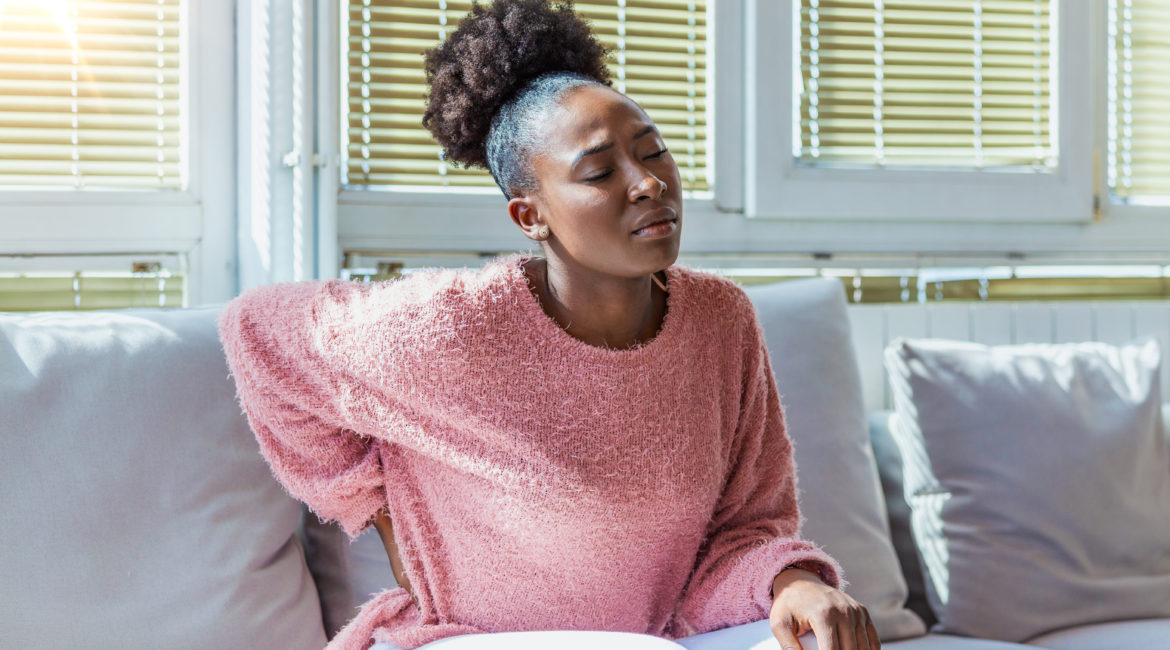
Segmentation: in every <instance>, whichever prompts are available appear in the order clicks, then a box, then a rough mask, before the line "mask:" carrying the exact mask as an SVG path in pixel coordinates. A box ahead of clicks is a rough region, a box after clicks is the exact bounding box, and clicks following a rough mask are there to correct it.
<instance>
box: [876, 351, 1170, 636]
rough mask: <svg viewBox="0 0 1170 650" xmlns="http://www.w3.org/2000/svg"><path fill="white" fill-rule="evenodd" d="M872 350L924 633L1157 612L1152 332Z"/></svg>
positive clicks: (1163, 500) (1056, 624)
mask: <svg viewBox="0 0 1170 650" xmlns="http://www.w3.org/2000/svg"><path fill="white" fill-rule="evenodd" d="M885 358H886V366H887V369H888V370H889V377H890V382H891V388H892V391H893V395H894V404H895V413H896V416H895V418H894V419H893V422H892V425H891V431H892V432H893V435H894V439H895V440H896V441H897V443H898V446H899V449H900V450H901V452H902V458H903V459H904V460H905V463H906V465H905V485H904V487H905V494H906V496H907V500H908V502H909V503H910V505H911V508H912V509H913V533H914V537H915V540H916V542H917V546H918V550H919V553H920V554H921V555H922V557H923V558H924V560H925V565H926V567H927V571H928V574H929V576H928V581H927V587H928V590H927V591H928V595H929V596H930V599H931V605H932V607H933V609H934V611H935V613H936V614H937V615H938V617H939V625H938V627H937V629H938V630H939V631H944V632H948V633H954V634H961V635H968V636H976V637H982V638H994V639H1000V640H1005V641H1022V640H1024V639H1027V638H1030V637H1033V636H1035V635H1037V634H1041V633H1044V632H1046V631H1050V630H1055V629H1059V628H1063V627H1066V626H1069V625H1078V624H1086V623H1094V622H1104V621H1109V620H1118V619H1126V618H1142V617H1157V616H1170V547H1168V546H1167V540H1170V471H1168V469H1170V450H1168V445H1167V440H1166V436H1165V432H1164V431H1163V429H1162V418H1161V415H1162V403H1161V389H1160V382H1159V377H1160V357H1159V350H1158V345H1157V341H1156V339H1153V338H1152V337H1143V338H1142V339H1139V340H1135V341H1132V342H1130V343H1128V344H1125V345H1122V346H1113V345H1109V344H1105V343H1092V342H1086V343H1066V344H1030V345H1014V346H1013V345H1004V346H985V345H981V344H978V343H969V342H966V341H945V340H940V339H905V338H899V339H895V340H894V341H893V342H892V343H891V344H890V345H889V346H888V347H887V348H886V351H885Z"/></svg>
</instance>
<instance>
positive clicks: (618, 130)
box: [545, 85, 652, 155]
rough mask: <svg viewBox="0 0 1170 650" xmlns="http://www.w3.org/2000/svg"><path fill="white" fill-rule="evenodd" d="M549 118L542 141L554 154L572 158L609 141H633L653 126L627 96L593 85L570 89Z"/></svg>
mask: <svg viewBox="0 0 1170 650" xmlns="http://www.w3.org/2000/svg"><path fill="white" fill-rule="evenodd" d="M548 118H549V119H548V121H547V122H546V127H545V135H546V140H545V141H546V142H547V143H548V145H549V147H548V149H549V152H550V153H554V152H555V154H554V155H559V154H564V153H568V154H569V155H572V154H575V153H576V152H577V151H579V150H581V149H585V148H587V147H590V146H594V145H598V144H602V143H605V142H607V141H610V140H614V139H617V140H619V141H620V140H621V139H628V138H632V137H633V135H634V133H636V132H637V131H639V130H640V129H641V127H643V126H644V125H646V124H651V123H652V122H651V121H650V118H648V117H647V116H646V114H645V113H644V112H642V109H641V108H639V107H638V105H637V104H635V103H634V101H633V100H632V99H630V98H629V97H626V96H625V95H623V94H621V93H619V92H617V91H616V90H613V89H612V88H609V87H603V86H594V85H589V86H580V87H578V88H574V89H573V90H571V91H570V92H569V94H568V95H567V96H566V97H564V98H562V100H561V101H560V102H559V106H557V108H556V109H555V110H553V111H551V114H550V115H549V116H548Z"/></svg>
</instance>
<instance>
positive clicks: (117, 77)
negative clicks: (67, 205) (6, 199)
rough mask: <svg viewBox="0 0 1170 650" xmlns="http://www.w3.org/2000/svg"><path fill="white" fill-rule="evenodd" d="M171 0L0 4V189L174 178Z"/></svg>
mask: <svg viewBox="0 0 1170 650" xmlns="http://www.w3.org/2000/svg"><path fill="white" fill-rule="evenodd" d="M179 5H180V0H105V1H100V2H99V1H91V2H87V1H84V0H56V1H49V0H44V1H40V0H4V1H0V187H3V188H10V189H14V188H30V187H32V188H45V189H47V188H53V187H57V188H78V189H80V188H91V187H92V188H99V187H100V188H154V189H160V188H161V189H180V188H181V187H182V186H183V184H184V179H183V173H182V169H181V167H182V161H181V160H180V123H181V115H180V112H181V97H180V87H181V84H180V70H179V65H180V52H179V44H180V42H181V38H180V33H179V29H180V21H179V16H180V6H179Z"/></svg>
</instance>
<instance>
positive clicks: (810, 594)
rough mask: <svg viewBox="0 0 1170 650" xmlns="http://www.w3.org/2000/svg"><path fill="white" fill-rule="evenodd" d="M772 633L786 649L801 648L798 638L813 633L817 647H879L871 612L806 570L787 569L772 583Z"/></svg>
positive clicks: (841, 649)
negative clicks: (870, 615)
mask: <svg viewBox="0 0 1170 650" xmlns="http://www.w3.org/2000/svg"><path fill="white" fill-rule="evenodd" d="M772 590H773V594H775V596H774V599H773V600H772V611H771V613H770V614H769V616H768V619H769V621H770V623H771V628H772V634H773V635H774V636H775V637H776V640H777V641H779V642H780V647H781V648H783V649H784V650H801V645H800V641H798V640H797V638H796V637H798V636H800V635H802V634H806V633H808V632H810V631H811V632H812V633H813V635H814V636H816V638H817V647H818V650H879V649H880V648H881V642H880V641H878V635H877V629H875V628H874V626H873V621H871V620H870V618H869V611H868V610H866V609H865V607H864V606H862V604H861V603H859V602H857V601H856V600H854V599H853V598H852V597H850V596H849V595H848V594H846V593H845V592H843V591H841V590H839V589H834V588H832V587H830V586H828V585H826V584H825V583H823V582H821V580H820V579H819V578H818V577H817V576H816V574H815V573H812V572H809V571H805V570H803V569H796V568H792V569H788V570H786V571H783V572H782V573H781V574H780V575H778V576H776V580H775V582H773V583H772Z"/></svg>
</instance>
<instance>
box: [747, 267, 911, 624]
mask: <svg viewBox="0 0 1170 650" xmlns="http://www.w3.org/2000/svg"><path fill="white" fill-rule="evenodd" d="M745 292H746V293H747V295H748V296H749V297H750V298H751V300H752V303H753V305H754V306H755V308H756V313H757V314H758V316H759V319H760V324H761V325H762V326H763V329H764V337H765V340H766V343H767V346H768V352H769V355H770V357H771V361H772V370H773V372H774V373H775V375H776V387H777V390H778V392H779V393H780V402H781V403H782V404H783V406H784V415H785V423H786V426H787V429H788V435H789V437H790V438H792V448H793V455H794V458H795V460H796V473H797V484H798V490H799V494H800V512H801V515H802V516H803V518H804V526H803V529H802V531H801V532H802V536H804V537H806V538H808V539H810V540H812V541H814V542H816V543H817V544H819V545H821V546H822V547H823V548H824V550H825V551H826V552H827V553H828V554H829V555H832V556H833V557H834V558H835V559H836V560H837V561H838V562H840V564H841V568H842V570H843V571H844V573H845V579H846V580H848V581H849V583H850V584H849V586H848V587H847V588H846V592H847V593H849V594H850V595H851V596H853V597H854V598H856V599H857V600H858V601H859V602H860V603H862V604H863V605H865V606H866V608H867V609H868V610H869V613H870V617H871V618H872V619H873V621H874V626H875V627H876V628H877V631H878V635H879V636H880V637H881V639H882V641H889V640H891V639H901V638H905V637H910V636H919V635H921V634H924V633H925V632H926V625H925V624H924V623H923V622H922V620H921V619H920V618H918V615H917V614H915V613H914V612H911V611H910V610H908V609H906V608H905V604H906V597H907V587H906V580H905V579H904V578H903V577H902V572H901V569H900V567H899V565H898V558H897V555H896V554H895V552H894V545H893V542H892V541H891V540H890V528H889V521H888V519H887V518H886V509H885V500H884V498H883V496H882V491H881V483H880V481H879V480H878V472H877V465H876V463H875V462H874V456H873V450H872V448H871V447H870V442H869V427H868V424H867V422H866V418H865V402H864V400H863V399H862V395H861V372H860V370H859V369H858V365H857V357H856V355H855V354H854V351H853V337H852V335H851V334H850V321H849V314H848V311H847V309H848V308H847V306H846V302H845V291H844V289H843V288H842V286H841V281H840V280H838V279H836V278H809V279H802V280H788V281H785V282H779V283H775V284H768V285H762V286H761V285H756V286H749V287H746V288H745Z"/></svg>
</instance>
